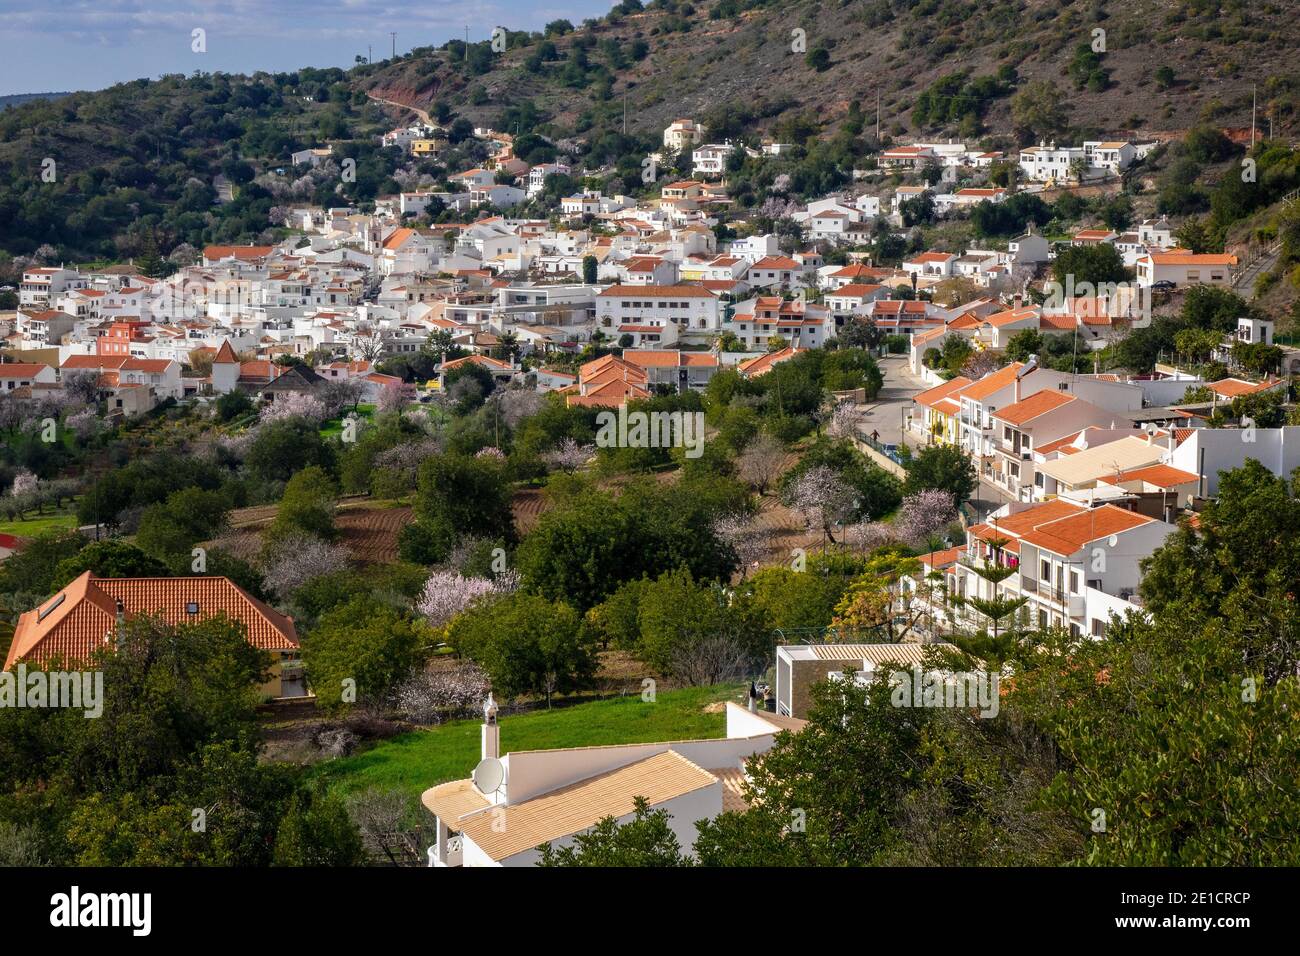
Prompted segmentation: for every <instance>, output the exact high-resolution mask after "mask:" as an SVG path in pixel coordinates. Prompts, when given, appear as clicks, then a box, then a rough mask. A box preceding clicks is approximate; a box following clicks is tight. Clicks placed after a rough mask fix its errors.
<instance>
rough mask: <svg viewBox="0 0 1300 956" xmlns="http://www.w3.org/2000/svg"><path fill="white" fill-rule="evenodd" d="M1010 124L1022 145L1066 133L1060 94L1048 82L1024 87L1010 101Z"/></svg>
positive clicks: (1063, 105)
mask: <svg viewBox="0 0 1300 956" xmlns="http://www.w3.org/2000/svg"><path fill="white" fill-rule="evenodd" d="M1011 120H1012V122H1013V124H1014V125H1015V127H1016V130H1017V132H1018V133H1019V134H1020V136H1021V139H1022V140H1023V141H1030V140H1034V139H1045V138H1053V137H1055V136H1056V135H1058V134H1060V133H1064V132H1066V131H1067V130H1068V129H1069V118H1068V115H1067V113H1066V110H1065V103H1064V100H1063V98H1062V95H1061V90H1060V88H1059V87H1057V85H1056V84H1055V83H1053V82H1052V81H1051V80H1035V81H1033V82H1030V83H1027V84H1025V86H1024V87H1022V88H1021V90H1020V92H1018V93H1017V94H1016V95H1015V96H1013V97H1012V98H1011Z"/></svg>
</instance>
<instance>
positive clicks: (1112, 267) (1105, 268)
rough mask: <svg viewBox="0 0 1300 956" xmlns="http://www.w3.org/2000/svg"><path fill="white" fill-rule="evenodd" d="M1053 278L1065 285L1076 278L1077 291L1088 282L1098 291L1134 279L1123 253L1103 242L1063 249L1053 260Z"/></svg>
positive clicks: (1074, 282) (1074, 281)
mask: <svg viewBox="0 0 1300 956" xmlns="http://www.w3.org/2000/svg"><path fill="white" fill-rule="evenodd" d="M1052 277H1053V278H1054V279H1056V281H1057V282H1058V283H1060V284H1061V285H1062V286H1065V285H1067V282H1068V281H1069V279H1070V277H1073V284H1074V286H1075V287H1076V288H1077V287H1078V286H1079V285H1080V284H1082V283H1085V282H1087V283H1089V284H1091V285H1092V286H1093V287H1094V288H1095V287H1096V286H1098V285H1101V284H1103V283H1111V282H1127V281H1128V280H1129V278H1130V277H1131V276H1130V273H1129V269H1128V268H1127V267H1126V266H1125V265H1124V257H1123V255H1122V254H1121V253H1120V251H1119V250H1118V249H1116V248H1115V247H1114V246H1113V245H1111V244H1110V243H1106V242H1099V243H1097V244H1096V245H1094V246H1070V247H1069V248H1067V249H1062V250H1061V251H1060V252H1059V253H1058V254H1057V256H1056V258H1055V259H1053V260H1052Z"/></svg>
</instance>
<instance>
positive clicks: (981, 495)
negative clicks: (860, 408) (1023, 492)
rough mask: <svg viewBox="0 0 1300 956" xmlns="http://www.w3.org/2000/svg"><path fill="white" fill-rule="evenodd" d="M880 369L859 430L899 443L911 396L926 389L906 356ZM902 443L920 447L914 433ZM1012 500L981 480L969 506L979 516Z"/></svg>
mask: <svg viewBox="0 0 1300 956" xmlns="http://www.w3.org/2000/svg"><path fill="white" fill-rule="evenodd" d="M880 366H881V371H882V372H883V373H884V376H885V384H884V387H883V388H882V389H881V390H880V395H879V396H877V398H876V401H875V402H873V403H871V404H870V405H868V406H866V407H865V408H866V410H865V412H864V414H863V416H862V426H861V428H860V430H861V432H862V433H864V434H868V435H869V434H871V432H872V431H873V430H875V431H879V432H880V440H881V441H883V442H891V443H894V444H903V443H904V442H903V438H904V435H903V431H902V428H903V418H904V417H905V416H906V414H907V410H908V409H909V408H911V407H912V397H913V396H914V395H916V394H917V393H918V392H923V391H925V390H926V389H927V388H929V387H930V386H929V385H927V384H926V383H925V382H924V381H923V380H922V379H921V377H920V376H918V375H914V374H913V373H912V369H911V366H910V365H909V364H908V362H907V358H906V356H901V355H894V356H888V357H886V358H884V359H881V362H880ZM906 444H907V445H909V446H911V447H912V448H916V447H919V446H920V445H921V442H919V441H918V440H917V438H916V435H915V434H912V433H909V434H908V435H907V436H906ZM1013 500H1015V499H1013V498H1012V497H1011V496H1010V495H1008V494H1007V493H1006V492H1005V491H1003V490H1002V489H1001V488H999V487H997V486H996V485H994V484H991V483H989V482H987V481H984V480H983V479H981V480H980V483H979V487H978V488H977V489H976V491H975V497H973V498H971V499H970V503H971V505H972V506H973V507H974V508H975V509H976V511H977V512H978V513H979V514H980V516H981V517H982V516H983V515H986V514H988V512H990V511H992V510H994V509H995V508H1000V507H1001V506H1002V505H1004V504H1006V503H1007V502H1008V501H1013Z"/></svg>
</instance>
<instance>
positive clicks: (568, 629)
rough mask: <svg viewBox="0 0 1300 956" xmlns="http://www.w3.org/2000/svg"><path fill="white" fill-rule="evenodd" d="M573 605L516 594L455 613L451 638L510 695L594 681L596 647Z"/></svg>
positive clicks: (545, 691) (558, 689)
mask: <svg viewBox="0 0 1300 956" xmlns="http://www.w3.org/2000/svg"><path fill="white" fill-rule="evenodd" d="M579 625H580V621H579V617H578V615H577V613H576V612H575V611H574V610H573V608H571V607H569V606H568V605H567V604H562V603H559V602H551V601H547V600H546V599H545V598H541V597H537V596H536V595H532V594H512V595H508V596H505V597H501V598H499V599H498V600H495V601H490V602H487V603H483V604H478V605H476V606H474V607H471V608H470V609H469V610H468V611H466V612H465V613H463V614H460V615H459V616H457V617H455V618H454V619H453V620H452V622H451V624H450V626H449V627H448V629H447V642H448V643H449V644H450V645H451V646H452V647H453V648H455V649H456V652H457V653H458V654H461V655H463V656H465V657H468V658H470V659H471V660H473V661H474V662H475V663H477V664H478V665H479V666H480V667H482V668H483V670H484V671H486V672H487V675H488V677H489V678H490V679H491V681H492V688H493V690H495V691H496V692H497V693H499V694H501V695H502V696H504V697H507V698H510V697H518V696H520V695H522V694H529V693H533V694H541V695H543V696H544V697H545V699H546V704H547V706H548V707H549V706H550V704H551V699H552V697H553V695H555V694H557V693H560V694H565V693H571V692H573V691H576V690H581V689H582V688H584V687H587V686H590V683H591V679H592V677H593V676H594V675H595V672H596V655H595V649H594V648H593V647H592V645H591V642H590V640H589V638H588V637H587V636H585V635H584V633H583V631H582V628H581V627H580V626H579Z"/></svg>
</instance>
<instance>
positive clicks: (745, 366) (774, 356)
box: [736, 345, 804, 378]
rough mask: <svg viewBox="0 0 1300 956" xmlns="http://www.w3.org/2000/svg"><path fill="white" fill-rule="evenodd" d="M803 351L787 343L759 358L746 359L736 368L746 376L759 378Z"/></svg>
mask: <svg viewBox="0 0 1300 956" xmlns="http://www.w3.org/2000/svg"><path fill="white" fill-rule="evenodd" d="M802 351H804V350H803V349H796V348H792V347H791V346H788V345H787V346H786V347H785V348H783V349H777V350H776V351H775V352H768V353H767V354H766V355H760V356H758V357H757V358H752V359H746V360H745V361H743V362H741V363H740V364H739V365H737V366H736V370H737V371H738V372H740V374H741V375H743V376H744V377H745V378H758V377H759V376H760V375H766V374H767V373H768V372H770V371H772V369H773V368H774V367H776V366H777V365H780V364H781V363H782V362H788V361H789V360H790V359H792V358H794V357H795V356H796V355H797V354H799V353H800V352H802Z"/></svg>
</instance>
